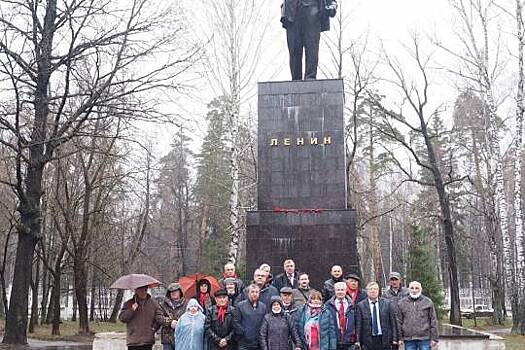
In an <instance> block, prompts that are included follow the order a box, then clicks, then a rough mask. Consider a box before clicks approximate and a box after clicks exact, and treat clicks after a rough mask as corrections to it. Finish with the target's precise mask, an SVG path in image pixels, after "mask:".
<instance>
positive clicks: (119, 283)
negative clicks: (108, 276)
mask: <svg viewBox="0 0 525 350" xmlns="http://www.w3.org/2000/svg"><path fill="white" fill-rule="evenodd" d="M160 284H161V283H160V281H158V280H157V279H155V278H153V277H151V276H148V275H144V274H141V273H132V274H130V275H125V276H122V277H120V278H119V279H118V280H116V281H115V282H113V284H112V285H111V287H109V288H111V289H131V290H135V289H137V288H140V287H148V288H153V287H158V286H159V285H160Z"/></svg>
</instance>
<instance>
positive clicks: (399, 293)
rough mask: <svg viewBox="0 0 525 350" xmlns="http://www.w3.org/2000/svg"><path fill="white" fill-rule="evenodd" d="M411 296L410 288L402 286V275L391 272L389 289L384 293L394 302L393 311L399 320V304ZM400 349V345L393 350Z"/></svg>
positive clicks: (385, 296)
mask: <svg viewBox="0 0 525 350" xmlns="http://www.w3.org/2000/svg"><path fill="white" fill-rule="evenodd" d="M409 295H410V292H409V291H408V288H406V287H403V286H402V285H401V274H400V273H399V272H390V275H389V276H388V289H387V290H386V291H385V292H384V293H383V298H385V299H388V300H390V301H391V302H392V309H393V310H394V313H395V314H396V318H399V315H398V314H399V310H398V309H397V304H398V303H399V300H401V299H403V298H404V297H407V296H409ZM396 349H399V345H392V350H396Z"/></svg>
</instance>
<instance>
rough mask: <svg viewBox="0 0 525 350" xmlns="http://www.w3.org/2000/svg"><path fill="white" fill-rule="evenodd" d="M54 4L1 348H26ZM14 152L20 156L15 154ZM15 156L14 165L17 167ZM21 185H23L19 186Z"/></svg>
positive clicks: (49, 10) (41, 49)
mask: <svg viewBox="0 0 525 350" xmlns="http://www.w3.org/2000/svg"><path fill="white" fill-rule="evenodd" d="M56 15H57V1H56V0H48V1H47V4H46V9H45V16H44V22H43V25H42V38H41V40H40V41H39V42H38V43H37V44H36V45H37V46H38V47H36V48H35V49H37V52H38V53H39V56H38V57H37V59H36V62H37V64H36V65H37V74H36V84H35V85H36V86H35V91H34V120H33V122H32V123H33V126H32V130H31V136H30V142H29V146H28V153H29V156H28V159H29V161H28V163H27V169H26V170H25V176H24V177H23V179H20V178H19V180H18V181H19V182H18V185H17V196H18V200H19V203H18V205H19V206H18V212H19V213H20V226H19V228H18V245H17V248H16V259H15V270H14V277H13V284H12V290H14V291H16V293H11V299H10V301H9V312H8V314H7V321H6V325H5V335H4V339H3V341H2V342H3V343H4V344H23V345H25V344H27V333H26V331H27V303H28V294H29V285H30V281H31V277H32V260H33V256H34V253H35V246H36V243H37V241H38V237H39V236H40V233H41V232H40V231H41V213H42V209H41V203H40V201H41V198H42V174H43V171H44V167H45V165H46V158H45V154H46V152H52V150H46V147H45V140H46V131H47V127H48V125H47V119H48V117H49V98H48V94H49V91H48V90H49V80H50V74H51V54H52V46H53V45H52V44H53V35H54V32H55V30H56V27H55V19H56ZM18 152H22V150H19V151H18ZM21 162H22V160H21V158H20V157H19V156H18V157H17V163H18V166H20V167H21V164H20V163H21ZM21 182H23V184H22V183H21Z"/></svg>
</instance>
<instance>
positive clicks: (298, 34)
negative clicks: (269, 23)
mask: <svg viewBox="0 0 525 350" xmlns="http://www.w3.org/2000/svg"><path fill="white" fill-rule="evenodd" d="M336 10H337V2H336V1H335V0H284V2H283V4H282V6H281V23H282V25H283V27H284V28H286V39H287V42H288V51H289V53H290V71H291V73H292V80H301V79H302V78H303V72H302V61H303V49H304V52H305V56H306V60H305V61H306V62H305V63H306V69H305V73H304V79H316V77H317V64H318V61H319V40H320V38H321V32H324V31H327V30H329V29H330V17H334V16H335V13H336Z"/></svg>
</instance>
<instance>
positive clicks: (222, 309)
mask: <svg viewBox="0 0 525 350" xmlns="http://www.w3.org/2000/svg"><path fill="white" fill-rule="evenodd" d="M227 307H228V305H224V306H219V307H218V308H217V319H218V320H219V322H220V323H224V319H225V318H226V308H227Z"/></svg>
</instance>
